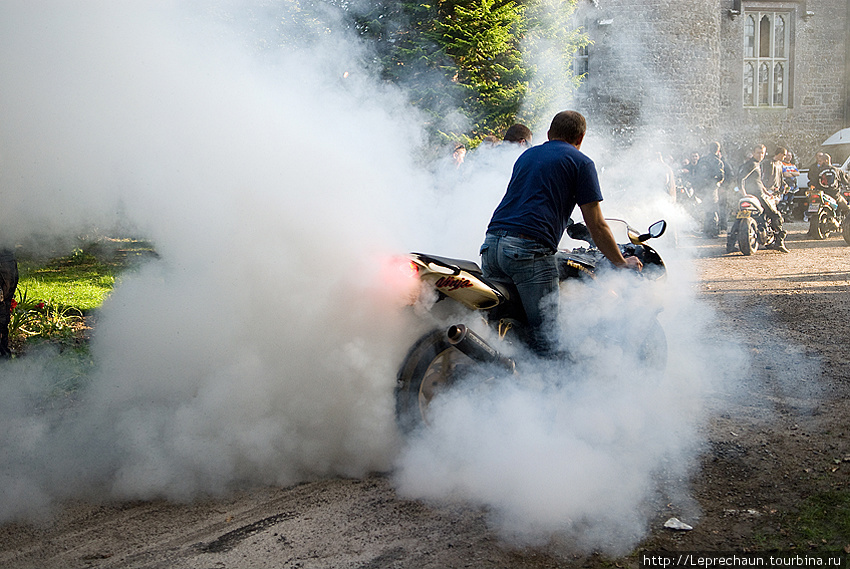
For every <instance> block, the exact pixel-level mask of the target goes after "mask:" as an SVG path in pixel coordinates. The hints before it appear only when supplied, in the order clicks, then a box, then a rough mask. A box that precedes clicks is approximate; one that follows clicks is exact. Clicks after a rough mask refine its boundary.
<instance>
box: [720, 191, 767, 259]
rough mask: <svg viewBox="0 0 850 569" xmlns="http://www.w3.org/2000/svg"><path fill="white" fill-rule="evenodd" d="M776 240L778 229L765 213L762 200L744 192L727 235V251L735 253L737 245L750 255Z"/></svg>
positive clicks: (742, 251) (745, 253)
mask: <svg viewBox="0 0 850 569" xmlns="http://www.w3.org/2000/svg"><path fill="white" fill-rule="evenodd" d="M773 199H774V200H776V199H777V198H773ZM775 242H776V230H775V229H774V228H773V226H772V225H771V224H770V221H769V220H768V219H767V217H766V216H765V215H764V207H762V205H761V202H760V201H759V199H758V198H757V197H756V196H751V195H748V194H744V195H743V196H742V197H741V198H740V199H738V209H737V210H736V212H735V221H734V222H733V223H732V227H731V228H730V229H729V233H727V235H726V252H727V253H733V252H734V251H735V248H736V247H737V248H738V249H740V251H741V253H743V254H744V255H747V256H748V255H752V254H753V253H755V252H756V251H758V249H759V247H762V248H765V247H769V246H770V245H773V243H775Z"/></svg>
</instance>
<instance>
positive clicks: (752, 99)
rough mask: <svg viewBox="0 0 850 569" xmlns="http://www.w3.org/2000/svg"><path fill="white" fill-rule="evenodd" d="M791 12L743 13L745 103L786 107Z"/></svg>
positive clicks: (745, 104) (757, 105) (746, 105)
mask: <svg viewBox="0 0 850 569" xmlns="http://www.w3.org/2000/svg"><path fill="white" fill-rule="evenodd" d="M790 22H791V13H790V12H760V11H748V12H745V13H744V106H745V107H787V106H788V90H789V81H790V65H789V61H790V55H791V54H790V48H791V25H790Z"/></svg>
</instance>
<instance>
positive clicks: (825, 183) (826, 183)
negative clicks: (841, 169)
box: [818, 168, 838, 188]
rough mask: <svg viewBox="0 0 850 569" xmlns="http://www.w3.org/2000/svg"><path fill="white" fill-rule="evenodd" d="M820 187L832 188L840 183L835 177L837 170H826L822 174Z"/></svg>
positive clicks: (819, 180)
mask: <svg viewBox="0 0 850 569" xmlns="http://www.w3.org/2000/svg"><path fill="white" fill-rule="evenodd" d="M818 182H820V185H821V186H822V187H824V188H832V187H834V186H835V185H836V183H837V182H838V179H837V177H836V175H835V170H833V169H832V168H826V169H825V170H824V171H823V172H821V173H820V178H819V179H818Z"/></svg>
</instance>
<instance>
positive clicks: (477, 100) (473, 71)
mask: <svg viewBox="0 0 850 569" xmlns="http://www.w3.org/2000/svg"><path fill="white" fill-rule="evenodd" d="M329 1H331V2H336V3H337V5H338V6H340V7H342V8H343V9H344V10H345V11H347V12H348V13H349V15H350V16H351V17H352V18H353V21H354V26H355V28H356V30H357V31H358V33H359V34H360V35H361V37H363V38H365V39H367V40H368V41H370V42H372V43H373V45H374V48H375V53H376V54H377V55H376V63H377V65H379V66H380V69H381V74H382V76H383V78H384V79H385V80H387V81H392V82H394V83H398V84H401V85H403V86H404V87H405V88H406V89H407V91H408V93H409V94H410V100H411V103H412V104H413V105H414V106H416V107H417V108H419V109H420V110H421V111H423V112H424V113H426V116H428V117H430V118H429V124H428V125H426V127H428V129H429V131H430V132H431V134H432V135H433V137H434V140H433V141H434V142H437V141H440V140H463V141H464V142H466V143H472V144H475V143H477V141H479V140H480V139H481V138H483V137H484V136H486V135H488V134H496V135H498V134H501V133H502V132H504V130H505V129H506V128H507V127H508V126H510V125H511V124H513V123H514V122H518V121H519V122H525V123H527V124H529V125H530V126H531V125H535V126H537V125H538V124H539V123H540V122H541V121H540V120H539V119H538V117H539V116H541V115H543V114H544V113H545V112H546V111H550V110H551V109H549V108H548V107H549V106H550V105H551V103H552V101H553V100H555V99H556V98H557V97H558V96H559V95H560V94H562V93H563V92H564V90H565V89H570V88H571V87H572V86H574V85H575V84H576V79H575V78H574V77H573V76H572V73H571V66H570V64H571V61H572V54H573V53H574V52H575V50H576V49H577V48H578V47H579V46H580V45H585V44H586V42H587V40H586V37H585V36H584V35H583V34H582V33H580V32H579V31H578V30H575V29H574V28H572V27H571V25H570V20H569V18H570V16H571V14H572V12H573V10H574V9H575V3H576V1H575V0H433V1H432V2H430V3H428V2H427V1H421V0H420V1H418V2H417V1H416V0H372V1H369V0H366V4H362V3H361V4H348V3H347V2H346V0H329ZM364 6H365V7H366V9H364Z"/></svg>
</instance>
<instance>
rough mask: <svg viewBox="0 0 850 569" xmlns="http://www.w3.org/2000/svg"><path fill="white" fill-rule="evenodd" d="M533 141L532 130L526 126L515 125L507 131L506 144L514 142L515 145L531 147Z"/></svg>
mask: <svg viewBox="0 0 850 569" xmlns="http://www.w3.org/2000/svg"><path fill="white" fill-rule="evenodd" d="M531 139H532V134H531V129H530V128H528V127H527V126H525V125H524V124H519V123H517V124H513V125H511V126H509V127H508V130H506V131H505V137H504V141H505V142H513V143H514V144H519V145H520V146H524V147H528V146H531Z"/></svg>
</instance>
